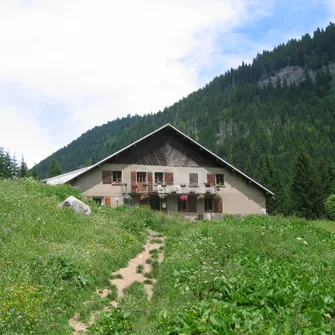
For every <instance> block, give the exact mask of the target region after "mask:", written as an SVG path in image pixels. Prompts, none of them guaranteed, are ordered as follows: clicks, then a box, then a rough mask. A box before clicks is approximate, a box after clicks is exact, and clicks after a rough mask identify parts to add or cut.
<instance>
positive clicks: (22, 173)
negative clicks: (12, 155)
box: [19, 156, 28, 178]
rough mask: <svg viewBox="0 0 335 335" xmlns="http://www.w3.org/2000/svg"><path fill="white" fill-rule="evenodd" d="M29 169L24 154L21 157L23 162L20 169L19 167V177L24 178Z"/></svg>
mask: <svg viewBox="0 0 335 335" xmlns="http://www.w3.org/2000/svg"><path fill="white" fill-rule="evenodd" d="M27 171H28V167H27V164H26V162H25V161H24V158H23V156H22V158H21V164H20V169H19V177H20V178H24V177H26V176H27Z"/></svg>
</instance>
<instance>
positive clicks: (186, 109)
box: [36, 23, 335, 182]
mask: <svg viewBox="0 0 335 335" xmlns="http://www.w3.org/2000/svg"><path fill="white" fill-rule="evenodd" d="M334 62H335V26H334V24H332V23H331V24H330V25H329V26H328V27H327V28H326V29H325V30H323V29H321V30H320V29H317V30H316V31H315V33H314V35H313V37H311V36H310V35H309V34H306V35H304V36H303V37H302V38H301V39H300V40H291V41H289V42H288V43H286V44H285V45H284V44H282V45H279V46H278V47H276V48H274V50H273V51H271V52H270V51H264V52H263V53H262V54H258V55H257V56H256V58H255V59H254V60H253V62H252V64H244V63H242V65H241V66H240V67H239V68H238V69H235V70H234V69H231V70H230V71H228V72H226V73H225V74H224V75H220V76H218V77H216V78H214V80H213V81H212V82H210V83H209V84H208V85H206V86H205V87H204V88H202V89H199V90H198V91H196V92H194V93H191V94H190V95H189V96H188V97H186V98H183V99H182V100H180V101H179V102H177V103H175V104H174V105H172V106H170V107H169V108H165V109H164V111H160V112H158V113H156V114H152V115H145V116H133V117H130V116H128V117H126V118H122V119H117V120H115V121H111V122H108V123H107V124H105V125H103V126H101V127H95V128H93V129H92V130H90V131H88V132H86V133H85V134H83V135H82V136H80V137H79V138H78V139H77V140H75V141H73V142H72V143H70V144H69V145H68V146H67V147H64V148H62V149H60V150H58V151H57V152H55V153H54V154H53V155H52V156H50V157H48V158H46V159H45V160H43V161H41V162H40V163H39V164H38V165H37V166H36V168H37V170H38V172H39V174H40V176H43V177H44V176H46V175H47V172H48V166H49V164H50V161H51V159H52V158H53V157H54V158H56V159H57V160H58V161H59V162H60V164H61V166H62V167H63V170H64V171H69V170H73V169H76V168H79V167H82V166H85V165H88V164H91V163H94V162H96V161H98V160H100V159H102V158H103V157H105V156H107V155H110V154H112V153H113V152H115V151H117V150H119V149H121V148H123V147H124V146H126V145H128V144H129V143H131V142H133V141H135V140H137V139H139V138H140V137H142V136H144V135H145V134H147V133H149V132H150V131H153V130H154V129H156V128H158V127H160V126H162V125H163V124H165V123H167V122H169V123H171V124H173V125H174V126H176V127H177V128H179V129H180V130H181V131H183V132H185V133H186V134H187V135H189V136H191V137H192V138H194V139H195V140H197V141H199V142H200V143H201V144H202V145H204V146H206V147H208V148H209V149H210V150H212V151H213V152H215V153H217V154H218V155H220V156H222V157H223V158H224V159H226V160H228V161H229V162H231V163H232V164H234V165H236V166H237V167H238V168H240V169H242V170H243V171H245V172H246V173H248V174H250V175H251V176H255V175H256V176H257V175H258V173H259V172H258V171H257V164H258V162H259V160H260V158H261V157H262V155H265V154H270V157H271V162H272V163H273V165H274V166H275V167H276V168H278V169H279V170H280V171H281V174H282V176H283V177H284V181H285V182H288V181H289V176H290V169H291V164H292V159H293V158H294V156H295V153H296V150H297V147H298V145H299V144H303V145H304V146H305V147H306V148H307V151H308V152H309V154H310V155H311V156H312V157H313V158H314V159H315V160H318V159H319V158H321V157H323V158H324V159H326V160H329V161H331V162H333V163H334V157H335V149H334V147H335V145H334V144H335V143H334V139H335V89H334V80H333V79H332V74H333V73H334ZM297 69H298V70H299V73H300V75H299V78H298V79H297V80H293V82H291V79H290V80H288V78H289V76H285V75H283V73H286V74H287V72H290V71H291V72H292V71H293V70H294V71H296V70H297ZM294 71H293V72H294ZM301 73H302V74H301ZM293 77H294V76H293ZM269 82H271V84H267V83H269Z"/></svg>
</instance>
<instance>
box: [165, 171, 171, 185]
mask: <svg viewBox="0 0 335 335" xmlns="http://www.w3.org/2000/svg"><path fill="white" fill-rule="evenodd" d="M165 184H173V172H165Z"/></svg>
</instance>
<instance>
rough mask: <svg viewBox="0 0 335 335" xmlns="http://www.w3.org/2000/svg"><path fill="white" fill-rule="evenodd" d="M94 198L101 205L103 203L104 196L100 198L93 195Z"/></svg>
mask: <svg viewBox="0 0 335 335" xmlns="http://www.w3.org/2000/svg"><path fill="white" fill-rule="evenodd" d="M92 200H93V201H94V202H96V203H98V204H99V205H102V198H98V197H93V198H92Z"/></svg>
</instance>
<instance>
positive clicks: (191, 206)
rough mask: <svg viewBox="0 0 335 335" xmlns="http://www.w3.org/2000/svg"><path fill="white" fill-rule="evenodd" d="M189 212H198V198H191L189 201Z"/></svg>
mask: <svg viewBox="0 0 335 335" xmlns="http://www.w3.org/2000/svg"><path fill="white" fill-rule="evenodd" d="M187 211H188V212H196V211H197V198H196V197H189V198H188V200H187Z"/></svg>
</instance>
